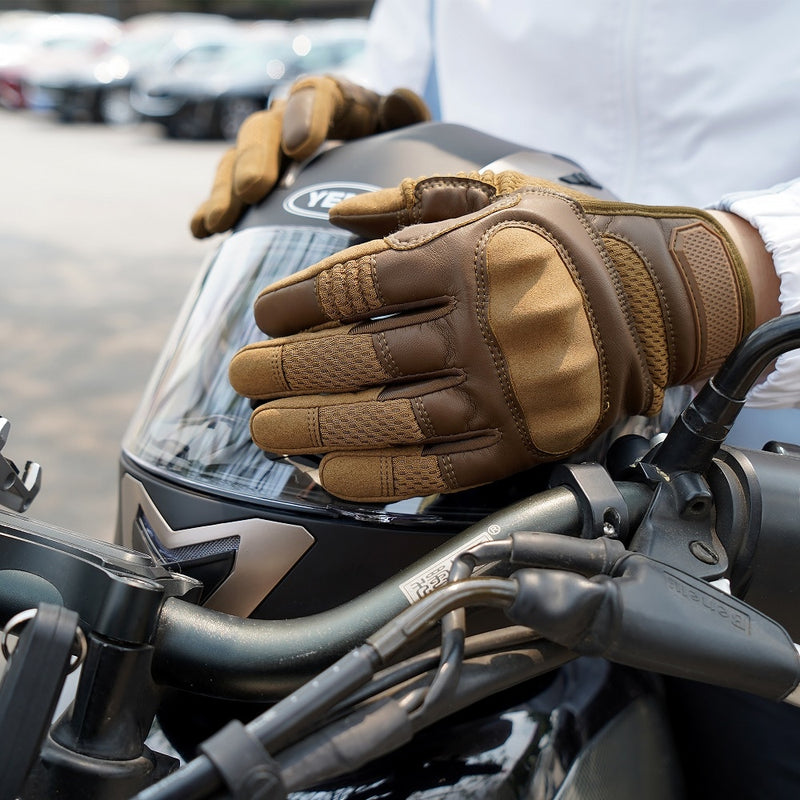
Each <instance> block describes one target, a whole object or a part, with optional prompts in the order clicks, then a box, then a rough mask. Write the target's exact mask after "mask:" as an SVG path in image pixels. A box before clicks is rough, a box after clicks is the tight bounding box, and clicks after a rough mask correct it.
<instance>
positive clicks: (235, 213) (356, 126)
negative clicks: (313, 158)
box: [191, 76, 430, 239]
mask: <svg viewBox="0 0 800 800" xmlns="http://www.w3.org/2000/svg"><path fill="white" fill-rule="evenodd" d="M427 119H430V112H429V111H428V108H427V106H426V105H425V103H424V101H423V100H422V98H421V97H419V96H418V95H416V94H415V93H414V92H412V91H411V90H410V89H396V90H395V91H393V92H392V93H391V94H388V95H379V94H376V93H375V92H372V91H370V90H368V89H364V88H363V87H361V86H357V85H356V84H354V83H351V82H349V81H346V80H343V79H339V78H333V77H330V76H312V77H307V78H301V79H300V80H298V81H296V82H295V83H294V84H293V85H292V88H291V89H290V91H289V96H288V98H287V99H286V100H278V101H275V102H273V103H272V104H271V105H270V107H269V109H268V110H266V111H257V112H256V113H255V114H251V115H250V116H249V117H248V118H247V119H246V120H245V121H244V122H243V123H242V126H241V128H240V129H239V134H238V136H237V137H236V146H235V147H232V148H231V149H230V150H228V151H227V152H226V153H225V155H224V156H223V157H222V159H221V160H220V163H219V166H218V167H217V172H216V175H215V177H214V183H213V186H212V189H211V192H210V194H209V196H208V198H207V199H206V200H205V201H204V202H203V203H202V204H201V205H200V206H199V208H198V209H197V211H195V214H194V216H193V217H192V222H191V229H192V234H193V235H194V236H195V237H196V238H198V239H202V238H204V237H206V236H211V234H213V233H221V232H222V231H226V230H228V229H230V228H232V227H233V226H234V225H235V224H236V221H237V220H238V219H239V217H240V216H241V215H242V212H243V211H244V209H245V207H246V206H247V205H252V204H254V203H257V202H258V201H259V200H262V199H263V198H264V197H266V195H267V194H269V192H270V191H272V188H273V186H275V184H276V183H277V181H278V177H279V175H280V171H281V164H282V161H283V159H284V157H288V158H291V159H294V160H297V161H302V160H303V159H305V158H308V157H309V156H310V155H312V154H313V153H314V151H315V150H316V149H317V148H318V147H319V146H320V145H321V144H322V143H323V142H324V141H325V140H326V139H357V138H359V137H361V136H369V135H370V134H373V133H380V132H381V131H388V130H393V129H395V128H401V127H403V126H405V125H411V124H412V123H414V122H423V121H425V120H427Z"/></svg>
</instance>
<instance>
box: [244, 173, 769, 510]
mask: <svg viewBox="0 0 800 800" xmlns="http://www.w3.org/2000/svg"><path fill="white" fill-rule="evenodd" d="M331 217H332V219H333V220H334V221H335V222H336V223H337V224H338V225H341V226H343V227H347V228H350V229H352V230H355V231H357V232H358V233H360V234H362V235H370V236H383V237H384V238H382V239H378V240H375V241H369V242H367V243H364V244H359V245H356V246H354V247H351V248H349V249H348V250H345V251H343V252H341V253H338V254H336V255H333V256H331V257H329V258H327V259H325V260H324V261H321V262H319V263H318V264H315V265H314V266H312V267H309V268H308V269H306V270H304V271H302V272H299V273H297V274H295V275H292V276H291V277H289V278H287V279H285V280H283V281H281V282H280V283H277V284H274V285H272V286H270V287H268V288H266V289H265V290H264V291H263V292H262V293H261V294H260V295H259V297H258V299H257V301H256V304H255V315H256V321H257V322H258V325H259V326H260V328H261V329H262V330H263V331H264V332H265V333H267V334H269V335H271V336H277V337H284V338H278V339H273V340H268V341H263V342H257V343H254V344H251V345H249V346H247V347H245V348H243V349H242V350H240V351H239V353H237V355H236V356H234V358H233V360H232V362H231V365H230V379H231V382H232V385H233V387H234V388H235V389H236V391H238V392H239V393H240V394H242V395H245V396H247V397H249V398H252V399H254V400H256V401H269V402H263V403H262V404H261V405H259V406H257V407H256V409H255V411H254V412H253V415H252V419H251V434H252V437H253V439H254V441H255V442H256V443H257V444H258V445H259V446H260V447H262V448H263V449H265V450H267V451H270V452H275V453H283V454H298V453H324V454H326V455H325V457H324V458H323V459H322V462H321V464H320V470H319V475H320V481H321V483H322V485H323V486H324V487H325V488H326V489H327V490H328V491H330V492H331V493H332V494H334V495H337V496H340V497H342V498H346V499H351V500H362V501H381V502H386V501H391V500H396V499H400V498H404V497H410V496H415V495H425V494H430V493H436V492H453V491H456V490H459V489H464V488H467V487H471V486H475V485H478V484H482V483H487V482H489V481H493V480H496V479H498V478H501V477H504V476H507V475H510V474H512V473H514V472H516V471H518V470H521V469H524V468H526V467H529V466H532V465H534V464H537V463H541V462H546V461H550V460H554V459H559V458H562V457H565V456H567V455H569V454H571V453H574V452H576V451H578V450H580V449H582V448H583V447H585V446H586V445H587V444H588V443H590V442H591V441H592V439H593V438H595V437H596V436H597V435H598V434H600V433H601V432H602V431H603V430H605V429H606V428H608V427H609V426H611V425H612V424H613V423H614V422H615V421H616V420H618V419H619V418H620V417H623V416H625V415H631V414H653V413H656V412H657V411H658V410H659V408H660V406H661V402H662V398H663V394H664V389H665V388H666V387H668V386H671V385H677V384H682V383H687V382H689V381H693V380H695V379H697V378H700V377H705V376H707V375H708V374H710V373H711V372H712V371H713V370H714V369H715V367H716V366H717V365H718V364H719V363H720V362H721V361H722V360H723V359H724V357H725V356H726V355H727V354H728V353H729V352H730V350H731V349H732V348H733V347H734V345H736V343H737V342H738V341H739V339H740V338H741V337H742V336H743V335H744V334H745V333H747V332H748V331H749V330H750V329H751V328H752V325H753V314H754V311H753V299H752V296H751V289H750V283H749V279H748V277H747V273H746V271H745V268H744V265H743V263H742V260H741V257H740V255H739V253H738V251H737V250H736V248H735V246H734V244H733V242H732V241H731V240H730V238H729V236H728V234H727V233H726V232H725V231H724V230H723V229H722V228H721V227H720V225H719V224H718V223H717V222H716V220H715V219H714V218H713V217H712V216H710V215H708V214H707V213H705V212H703V211H700V210H697V209H693V208H666V207H646V206H639V205H632V204H627V203H619V202H609V201H605V200H598V199H596V198H594V197H590V196H587V195H583V194H580V193H578V192H572V191H569V190H567V191H564V190H563V189H562V188H561V187H559V186H555V185H553V184H549V183H547V182H544V181H541V180H538V179H535V178H528V177H526V176H522V175H519V174H518V173H513V172H506V173H500V174H498V175H493V174H492V173H484V174H482V175H478V174H474V175H471V176H458V177H434V178H427V179H422V180H419V181H412V180H407V181H405V182H403V184H401V186H400V187H399V188H395V189H386V190H381V191H379V192H375V193H372V194H367V195H360V196H357V197H353V198H350V199H349V200H347V201H345V202H344V203H341V204H340V205H339V206H337V207H336V208H335V209H333V211H332V213H331ZM414 223H421V224H414ZM402 226H405V227H402ZM276 398H279V399H276Z"/></svg>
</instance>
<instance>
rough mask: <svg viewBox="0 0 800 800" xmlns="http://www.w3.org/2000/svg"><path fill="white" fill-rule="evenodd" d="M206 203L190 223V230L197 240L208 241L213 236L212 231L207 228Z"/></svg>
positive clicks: (196, 212) (195, 213)
mask: <svg viewBox="0 0 800 800" xmlns="http://www.w3.org/2000/svg"><path fill="white" fill-rule="evenodd" d="M205 220H206V213H205V203H204V204H203V205H201V206H200V207H199V208H198V209H197V211H195V212H194V216H193V217H192V219H191V221H190V222H189V228H190V230H191V231H192V236H194V238H195V239H206V238H208V237H209V236H211V231H209V230H208V228H206V221H205Z"/></svg>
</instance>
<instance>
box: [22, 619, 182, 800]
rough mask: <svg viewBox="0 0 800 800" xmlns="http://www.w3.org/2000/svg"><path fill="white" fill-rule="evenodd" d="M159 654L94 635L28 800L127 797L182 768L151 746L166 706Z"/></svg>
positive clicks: (31, 783)
mask: <svg viewBox="0 0 800 800" xmlns="http://www.w3.org/2000/svg"><path fill="white" fill-rule="evenodd" d="M152 655H153V648H152V646H150V645H144V644H129V643H122V642H115V641H112V640H110V639H106V638H104V637H99V636H97V635H94V634H93V635H90V637H89V649H88V653H87V657H86V660H85V662H84V664H83V666H82V668H81V674H80V678H79V681H78V687H77V691H76V694H75V698H74V700H73V702H72V703H71V705H70V706H69V708H68V709H67V710H66V711H65V712H64V714H62V716H61V717H60V718H59V719H58V721H57V722H56V723H55V724H54V725H53V727H52V728H51V730H50V735H49V737H48V739H47V740H46V743H45V746H44V748H43V751H42V757H41V759H40V762H39V764H38V765H37V767H36V768H35V770H34V772H33V774H32V776H31V778H30V779H29V782H28V787H27V790H26V793H25V797H26V800H27V798H29V797H31V798H39V797H41V798H45V797H48V798H49V797H55V796H58V797H67V798H73V797H74V798H79V797H92V798H93V800H104V799H105V798H114V797H120V796H125V797H127V796H129V795H130V794H134V793H135V792H137V791H139V790H140V789H142V788H145V787H146V786H149V785H150V784H151V783H153V782H154V781H155V780H156V779H159V778H161V777H163V776H165V775H167V774H168V773H169V772H171V771H173V770H174V769H175V768H176V767H177V765H178V762H177V760H175V759H173V758H171V757H168V756H164V755H163V754H160V753H155V752H153V751H152V750H150V748H148V747H147V746H146V745H145V739H146V737H147V735H148V733H149V732H150V728H151V726H152V724H153V720H154V718H155V712H156V709H157V706H158V702H159V690H158V687H157V686H156V684H155V683H154V682H153V679H152V677H151V662H152Z"/></svg>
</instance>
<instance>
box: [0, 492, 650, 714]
mask: <svg viewBox="0 0 800 800" xmlns="http://www.w3.org/2000/svg"><path fill="white" fill-rule="evenodd" d="M618 488H619V491H620V494H621V496H622V499H623V501H624V503H625V505H626V506H627V507H628V516H629V518H630V521H631V523H632V524H634V525H635V524H636V521H637V520H639V519H641V517H642V516H643V514H644V513H645V510H646V508H647V506H648V503H649V500H650V498H651V495H652V491H651V490H650V489H649V488H648V487H647V486H645V485H642V484H637V483H620V484H618ZM583 514H584V509H583V508H582V507H581V504H580V501H579V498H578V497H577V496H576V494H575V493H574V492H573V491H572V490H571V489H569V488H566V487H564V486H560V487H555V488H552V489H548V490H546V491H544V492H541V493H539V494H537V495H534V496H533V497H530V498H528V499H525V500H523V501H520V502H519V503H517V504H515V505H513V506H511V507H509V508H507V509H504V510H502V511H499V512H496V513H495V514H493V515H491V516H490V517H487V518H486V519H485V520H482V521H481V522H480V523H477V524H476V525H473V526H471V527H470V528H468V529H466V530H465V531H463V532H462V533H460V534H458V535H456V536H454V537H453V538H452V539H450V540H449V541H448V542H447V543H445V544H444V545H442V546H440V547H439V548H437V549H436V550H434V551H432V552H431V553H429V554H428V555H427V556H426V557H424V558H422V559H420V560H419V561H417V562H416V563H414V564H412V565H411V566H409V567H407V568H406V569H404V570H403V571H402V572H400V573H398V574H397V575H395V576H393V577H392V578H391V579H389V580H387V581H385V582H384V583H382V584H380V585H379V586H377V587H375V588H373V589H372V590H370V591H369V592H367V593H365V594H364V595H361V596H360V597H357V598H355V599H354V600H351V601H350V602H348V603H345V604H344V605H342V606H339V607H337V608H334V609H331V610H329V611H325V612H322V613H320V614H315V615H313V616H309V617H302V618H297V619H290V620H257V619H246V618H241V617H235V616H231V615H228V614H224V613H222V612H218V611H211V610H209V609H206V608H203V607H200V606H198V605H195V604H194V603H193V602H191V599H192V595H193V594H196V589H195V588H193V586H192V581H191V579H187V578H184V577H183V576H179V575H174V574H172V573H168V572H167V571H166V570H164V569H163V568H160V567H155V566H154V565H153V562H152V561H151V560H150V559H149V558H148V557H146V556H144V555H142V554H140V553H135V552H133V551H129V550H127V549H125V548H120V547H117V546H115V545H110V544H107V543H105V542H97V541H95V540H90V539H85V538H82V537H80V536H78V535H76V534H71V533H69V532H65V531H61V530H57V529H54V528H48V527H47V526H45V525H43V524H42V523H36V522H35V521H31V520H27V519H26V518H24V517H18V516H15V515H10V514H9V515H6V516H4V517H3V516H0V565H2V569H0V620H2V622H3V623H4V622H5V621H6V620H8V619H9V618H10V617H11V616H13V615H14V614H16V613H18V612H19V611H21V610H24V609H26V608H30V607H32V606H36V605H37V604H38V603H39V602H42V601H44V602H57V603H59V604H62V605H65V606H67V607H69V608H72V609H74V610H76V611H77V612H78V614H79V615H80V618H81V621H82V624H83V626H84V627H85V628H86V629H87V632H91V633H94V634H96V635H99V636H102V637H108V638H110V639H113V640H116V641H122V642H129V643H132V644H151V643H152V644H153V645H154V648H153V663H152V670H153V676H154V678H155V680H156V681H157V682H158V683H160V684H163V685H169V686H172V687H174V688H178V689H186V690H191V691H194V692H200V693H203V694H208V695H212V696H217V697H224V698H231V699H241V700H252V699H258V700H261V701H263V700H265V699H275V698H278V697H282V696H284V695H286V694H288V693H289V692H291V691H293V690H294V689H296V688H297V687H298V686H300V685H301V684H302V683H303V682H304V681H306V680H307V679H308V678H310V677H312V676H314V675H316V674H318V673H319V672H320V671H321V670H323V669H325V668H326V667H327V666H328V665H330V664H331V663H333V662H334V661H335V660H336V659H337V658H339V657H340V656H341V655H343V654H344V653H346V652H347V651H348V650H350V649H352V648H353V647H354V646H356V645H358V644H360V643H361V642H363V641H364V640H365V639H366V638H367V637H368V636H369V635H370V634H372V633H374V632H375V631H376V630H377V629H378V628H380V627H381V626H382V625H384V624H386V623H387V622H388V621H389V620H391V619H393V618H394V617H396V616H397V615H398V614H399V613H400V612H401V611H403V609H405V608H407V607H408V606H409V605H410V602H411V599H412V597H413V594H409V587H410V586H413V585H416V586H417V591H418V592H419V593H420V594H422V593H424V589H425V587H428V588H429V589H432V588H434V587H435V586H436V585H438V584H439V582H442V583H443V582H444V579H446V576H447V574H448V571H449V569H450V564H451V563H452V561H453V559H454V558H455V556H456V555H457V554H458V553H460V552H463V551H464V550H466V549H468V548H470V547H472V546H474V545H476V544H477V543H479V542H485V541H491V540H497V539H502V538H505V537H507V536H508V535H510V534H511V533H514V532H516V531H523V530H527V531H547V532H551V533H562V534H570V535H575V536H579V535H580V533H581V530H582V527H583ZM404 590H405V591H404ZM413 599H416V598H413Z"/></svg>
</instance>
